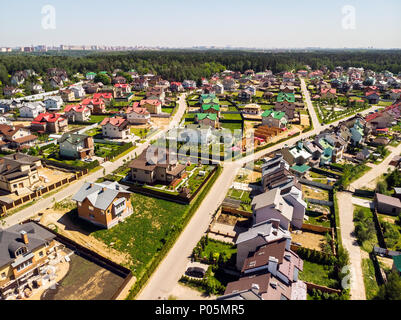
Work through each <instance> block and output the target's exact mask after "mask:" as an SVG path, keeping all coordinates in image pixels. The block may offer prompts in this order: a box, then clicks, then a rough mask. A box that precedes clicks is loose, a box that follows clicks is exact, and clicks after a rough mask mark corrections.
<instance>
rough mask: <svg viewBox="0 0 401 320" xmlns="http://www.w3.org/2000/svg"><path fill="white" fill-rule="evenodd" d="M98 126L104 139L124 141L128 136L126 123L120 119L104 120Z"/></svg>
mask: <svg viewBox="0 0 401 320" xmlns="http://www.w3.org/2000/svg"><path fill="white" fill-rule="evenodd" d="M100 126H101V127H102V135H103V137H105V138H112V139H125V138H127V137H128V136H129V134H130V132H129V131H130V130H129V127H128V121H127V120H126V119H124V118H121V117H114V118H104V119H103V121H102V122H101V123H100Z"/></svg>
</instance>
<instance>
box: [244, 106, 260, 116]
mask: <svg viewBox="0 0 401 320" xmlns="http://www.w3.org/2000/svg"><path fill="white" fill-rule="evenodd" d="M261 110H262V109H261V107H260V105H258V104H256V103H251V104H247V105H246V106H245V107H243V108H242V110H241V111H242V113H244V114H249V115H257V116H258V115H260V112H261Z"/></svg>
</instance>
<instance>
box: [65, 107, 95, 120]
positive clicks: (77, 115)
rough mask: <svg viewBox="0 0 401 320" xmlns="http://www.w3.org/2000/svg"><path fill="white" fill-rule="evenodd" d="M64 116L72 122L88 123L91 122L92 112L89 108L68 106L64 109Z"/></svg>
mask: <svg viewBox="0 0 401 320" xmlns="http://www.w3.org/2000/svg"><path fill="white" fill-rule="evenodd" d="M64 116H66V117H67V119H68V120H69V121H70V122H86V121H89V120H90V117H91V110H90V109H89V107H88V106H83V105H68V106H66V107H65V108H64Z"/></svg>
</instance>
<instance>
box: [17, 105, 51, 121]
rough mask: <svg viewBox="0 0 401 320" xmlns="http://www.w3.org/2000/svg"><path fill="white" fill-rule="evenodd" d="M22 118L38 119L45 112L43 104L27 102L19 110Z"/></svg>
mask: <svg viewBox="0 0 401 320" xmlns="http://www.w3.org/2000/svg"><path fill="white" fill-rule="evenodd" d="M19 111H20V117H21V118H36V117H37V116H38V115H39V114H40V113H42V112H45V111H46V109H45V104H44V103H43V102H27V103H24V104H23V105H22V107H21V108H20V109H19Z"/></svg>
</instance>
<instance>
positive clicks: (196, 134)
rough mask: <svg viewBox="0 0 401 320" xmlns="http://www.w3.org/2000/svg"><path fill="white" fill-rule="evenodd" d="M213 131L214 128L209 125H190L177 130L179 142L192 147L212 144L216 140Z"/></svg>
mask: <svg viewBox="0 0 401 320" xmlns="http://www.w3.org/2000/svg"><path fill="white" fill-rule="evenodd" d="M213 131H214V130H213V129H212V127H211V126H208V125H201V124H188V125H186V126H185V128H178V129H177V141H178V142H185V143H188V144H192V145H198V144H203V145H206V144H210V143H213V142H214V141H215V139H216V136H215V135H214V134H213ZM170 132H171V131H170Z"/></svg>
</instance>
